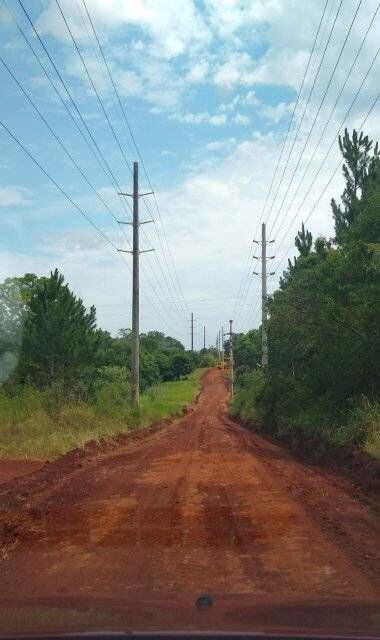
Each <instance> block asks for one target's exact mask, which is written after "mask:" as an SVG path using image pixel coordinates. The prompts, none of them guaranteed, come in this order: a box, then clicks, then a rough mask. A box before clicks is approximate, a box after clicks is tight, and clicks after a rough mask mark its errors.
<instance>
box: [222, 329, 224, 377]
mask: <svg viewBox="0 0 380 640" xmlns="http://www.w3.org/2000/svg"><path fill="white" fill-rule="evenodd" d="M221 357H222V369H223V370H224V327H222V344H221Z"/></svg>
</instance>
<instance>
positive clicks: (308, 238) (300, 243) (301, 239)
mask: <svg viewBox="0 0 380 640" xmlns="http://www.w3.org/2000/svg"><path fill="white" fill-rule="evenodd" d="M294 241H295V245H296V247H297V249H298V252H299V254H300V256H303V257H304V258H306V257H307V256H308V255H310V251H311V247H312V246H313V236H312V235H311V232H310V231H306V230H305V225H304V223H302V227H301V231H299V232H298V233H297V235H296V237H295V240H294Z"/></svg>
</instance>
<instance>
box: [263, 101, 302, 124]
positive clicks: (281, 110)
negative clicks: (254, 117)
mask: <svg viewBox="0 0 380 640" xmlns="http://www.w3.org/2000/svg"><path fill="white" fill-rule="evenodd" d="M293 108H294V104H293V103H288V102H280V103H279V104H277V105H275V106H272V105H265V104H262V106H261V108H260V110H259V113H260V114H262V115H263V116H264V117H265V118H267V120H269V121H271V122H275V123H277V122H280V120H282V119H283V118H284V117H285V116H287V115H289V113H290V112H291V111H292V109H293Z"/></svg>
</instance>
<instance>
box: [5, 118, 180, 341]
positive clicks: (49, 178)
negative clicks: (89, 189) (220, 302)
mask: <svg viewBox="0 0 380 640" xmlns="http://www.w3.org/2000/svg"><path fill="white" fill-rule="evenodd" d="M0 126H1V127H2V128H3V129H4V131H5V132H6V133H7V134H8V135H9V137H10V138H11V139H12V140H13V142H15V143H16V145H17V146H18V147H19V148H20V149H22V151H23V152H24V153H25V155H27V156H28V158H29V159H30V160H31V161H32V162H33V164H35V166H36V167H38V169H40V171H42V173H43V174H44V175H45V176H46V178H48V180H50V182H52V184H53V185H54V186H55V187H56V189H58V191H59V192H60V193H61V194H62V195H63V196H64V197H65V198H66V200H68V202H69V203H70V204H71V205H72V206H73V207H74V208H75V209H76V210H77V211H78V213H80V215H81V216H83V217H84V218H85V219H86V220H87V222H89V224H91V226H92V227H93V228H94V229H95V230H96V231H97V233H98V234H99V235H100V236H101V237H102V238H103V239H104V240H105V241H106V242H107V243H108V244H109V245H110V246H111V247H112V249H114V250H115V251H116V252H117V253H118V255H120V254H119V252H118V248H117V246H116V245H115V244H114V242H113V241H112V240H111V239H110V238H109V237H108V236H107V234H106V233H104V231H103V230H102V229H101V228H100V227H99V226H98V225H97V224H96V223H95V222H94V221H93V220H91V218H90V217H89V216H88V215H87V214H86V212H85V211H84V210H83V208H82V207H81V206H80V205H78V204H77V203H76V202H75V200H73V198H72V197H71V196H70V195H69V194H68V193H67V192H66V191H65V189H64V188H63V187H62V186H61V185H60V184H59V183H58V182H57V181H56V180H55V179H54V178H53V177H52V176H51V175H50V174H49V173H48V171H47V170H46V169H45V168H44V167H43V166H42V164H41V163H40V162H39V161H38V160H37V158H35V157H34V155H33V154H32V153H31V152H30V151H29V149H27V148H26V147H25V145H24V144H23V143H22V142H21V141H20V140H19V139H18V138H17V136H16V135H15V134H14V133H13V132H12V131H11V130H10V129H9V127H7V125H6V124H5V123H4V122H3V121H2V120H0ZM121 259H122V260H123V262H124V264H125V266H126V267H127V269H128V270H129V272H130V273H131V269H130V268H129V265H128V264H127V262H126V261H125V260H124V258H123V256H121ZM145 295H146V294H145ZM148 299H149V298H148ZM150 302H151V304H152V307H153V308H155V311H156V313H157V315H158V316H159V317H160V318H161V320H163V322H165V324H166V325H167V326H168V327H169V328H170V330H171V331H173V327H171V325H170V324H169V323H168V322H167V321H165V319H164V318H163V317H162V316H161V313H160V312H159V310H158V309H157V307H155V305H154V304H153V302H152V300H150ZM174 333H176V330H175V329H174Z"/></svg>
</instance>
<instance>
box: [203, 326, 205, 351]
mask: <svg viewBox="0 0 380 640" xmlns="http://www.w3.org/2000/svg"><path fill="white" fill-rule="evenodd" d="M203 349H204V350H206V327H205V326H203Z"/></svg>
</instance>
